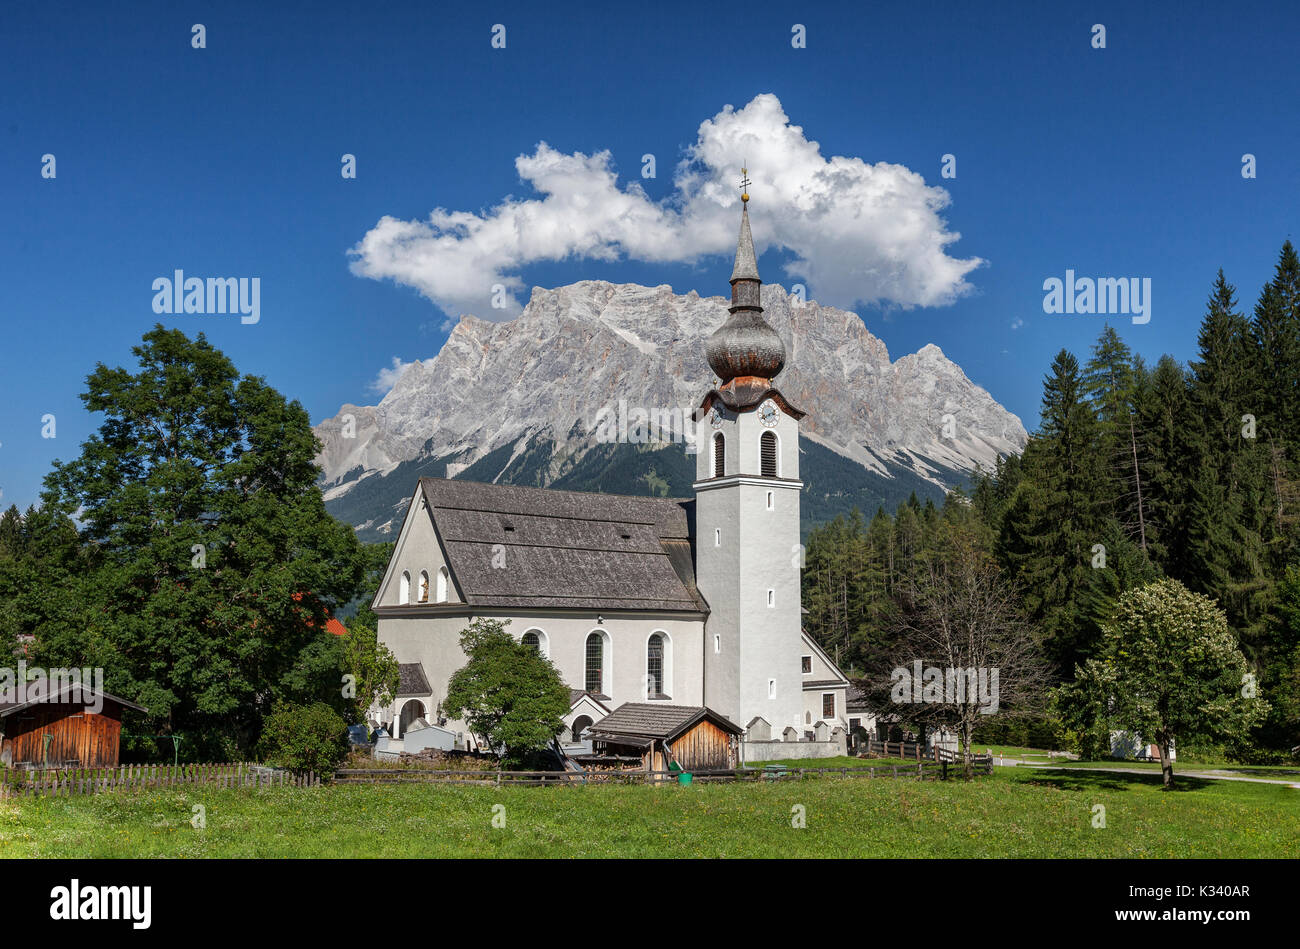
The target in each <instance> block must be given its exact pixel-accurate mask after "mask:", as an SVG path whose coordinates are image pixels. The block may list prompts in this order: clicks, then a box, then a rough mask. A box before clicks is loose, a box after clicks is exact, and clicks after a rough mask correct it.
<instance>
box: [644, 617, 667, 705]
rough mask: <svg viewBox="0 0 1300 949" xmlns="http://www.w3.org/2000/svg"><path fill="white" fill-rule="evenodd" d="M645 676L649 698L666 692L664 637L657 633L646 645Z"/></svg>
mask: <svg viewBox="0 0 1300 949" xmlns="http://www.w3.org/2000/svg"><path fill="white" fill-rule="evenodd" d="M645 678H646V691H647V692H649V693H650V695H649V696H647V697H648V698H653V697H655V696H657V695H663V694H664V637H663V634H662V633H655V634H654V635H652V636H651V637H650V639H649V640H648V641H647V642H646V646H645Z"/></svg>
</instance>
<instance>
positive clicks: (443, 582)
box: [438, 567, 451, 603]
mask: <svg viewBox="0 0 1300 949" xmlns="http://www.w3.org/2000/svg"><path fill="white" fill-rule="evenodd" d="M449 579H451V578H450V576H449V575H448V573H447V568H446V567H439V568H438V602H439V603H446V602H447V588H448V586H450V584H449V583H448V582H447V581H448V580H449Z"/></svg>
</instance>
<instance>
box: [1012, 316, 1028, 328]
mask: <svg viewBox="0 0 1300 949" xmlns="http://www.w3.org/2000/svg"><path fill="white" fill-rule="evenodd" d="M1024 325H1025V321H1024V320H1022V319H1021V318H1020V317H1018V316H1017V317H1016V318H1015V319H1014V320H1012V321H1011V328H1012V329H1013V330H1018V329H1020V327H1022V326H1024Z"/></svg>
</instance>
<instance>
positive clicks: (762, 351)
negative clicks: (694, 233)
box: [704, 194, 785, 388]
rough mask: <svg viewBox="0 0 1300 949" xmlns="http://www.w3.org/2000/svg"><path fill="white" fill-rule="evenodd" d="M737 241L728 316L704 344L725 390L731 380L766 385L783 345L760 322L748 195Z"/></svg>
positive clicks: (779, 366)
mask: <svg viewBox="0 0 1300 949" xmlns="http://www.w3.org/2000/svg"><path fill="white" fill-rule="evenodd" d="M741 198H742V200H743V208H744V210H743V211H742V212H741V216H740V239H739V240H738V241H737V242H736V266H735V267H734V269H733V270H732V272H731V306H730V307H729V310H730V312H731V315H730V316H729V317H727V321H726V322H725V323H723V324H722V326H720V327H719V328H718V329H717V330H716V331H715V332H714V333H713V335H712V336H710V337H709V339H708V341H707V342H706V343H705V344H704V354H705V356H706V357H707V358H708V360H709V365H710V366H711V367H712V368H713V372H714V373H715V374H716V375H717V377H718V378H719V379H721V380H722V385H723V387H724V388H726V387H727V386H728V385H729V384H730V383H731V382H732V381H733V380H737V381H739V382H740V384H741V385H742V386H745V387H746V388H749V387H751V386H756V385H758V384H760V383H762V384H766V383H768V382H770V381H771V380H772V378H773V377H774V376H775V375H776V374H777V373H779V372H780V371H781V369H782V368H783V367H784V366H785V343H783V342H782V341H781V336H780V334H779V333H777V331H776V330H774V329H772V327H771V326H770V325H768V322H767V320H765V319H763V305H762V303H761V301H760V297H759V288H760V287H761V286H762V284H763V282H762V280H760V279H759V277H758V260H757V258H756V257H755V256H754V237H753V235H752V234H751V233H750V230H749V195H748V194H744V195H742V196H741Z"/></svg>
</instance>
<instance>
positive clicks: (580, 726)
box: [570, 715, 591, 741]
mask: <svg viewBox="0 0 1300 949" xmlns="http://www.w3.org/2000/svg"><path fill="white" fill-rule="evenodd" d="M590 727H591V716H590V715H579V716H578V717H577V718H575V719H574V720H573V728H572V729H570V731H571V732H572V733H573V740H574V741H582V734H583V732H585V731H586V730H587V729H588V728H590Z"/></svg>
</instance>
